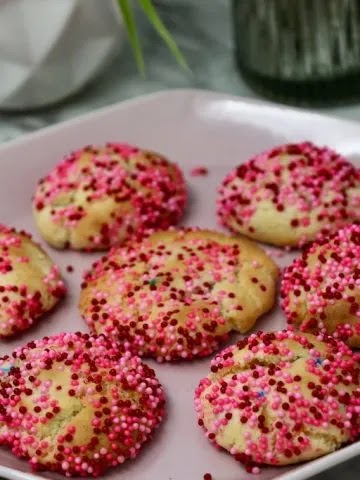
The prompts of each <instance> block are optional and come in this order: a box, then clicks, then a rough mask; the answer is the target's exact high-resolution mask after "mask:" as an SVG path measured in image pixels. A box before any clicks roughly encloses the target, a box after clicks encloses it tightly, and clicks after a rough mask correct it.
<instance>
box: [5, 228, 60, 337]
mask: <svg viewBox="0 0 360 480" xmlns="http://www.w3.org/2000/svg"><path fill="white" fill-rule="evenodd" d="M65 291H66V289H65V285H64V282H63V281H62V280H61V276H60V272H59V269H58V267H57V266H56V265H54V264H53V263H52V261H51V259H50V258H49V257H48V255H47V254H46V253H45V252H44V251H43V250H42V248H41V247H40V246H39V245H38V244H37V243H35V242H34V241H33V240H32V239H31V236H30V235H29V234H28V233H26V232H24V231H16V230H15V229H13V228H9V227H6V226H4V225H1V224H0V338H4V337H10V336H11V335H14V334H16V333H19V332H21V331H23V330H26V329H27V328H29V327H30V326H31V325H32V324H33V323H34V321H36V319H38V318H39V317H41V316H42V315H43V314H45V313H46V312H47V311H49V310H51V309H52V308H53V307H54V306H55V305H56V304H57V303H58V302H59V300H60V299H61V298H62V297H63V296H64V295H65Z"/></svg>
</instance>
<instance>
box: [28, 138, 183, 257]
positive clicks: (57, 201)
mask: <svg viewBox="0 0 360 480" xmlns="http://www.w3.org/2000/svg"><path fill="white" fill-rule="evenodd" d="M185 199H186V189H185V183H184V179H183V175H182V173H181V171H180V170H179V168H178V167H177V166H176V165H175V164H173V163H170V162H169V161H168V160H167V159H166V158H165V157H163V156H162V155H160V154H158V153H154V152H150V151H147V150H142V149H140V148H138V147H134V146H130V145H126V144H120V143H107V144H106V145H105V146H100V147H92V146H89V147H85V148H83V149H81V150H77V151H75V152H74V153H72V154H70V155H69V156H68V157H66V158H65V159H64V160H63V161H62V162H61V163H60V164H59V165H57V166H56V167H55V168H54V170H53V171H52V172H51V173H49V175H47V176H46V177H45V178H43V179H41V180H40V182H39V185H38V187H37V190H36V193H35V195H34V198H33V213H34V217H35V221H36V224H37V226H38V229H39V231H40V233H41V235H42V236H43V237H44V239H45V240H46V241H47V242H48V243H49V244H50V245H52V246H53V247H56V248H59V249H62V248H71V249H75V250H82V249H85V250H105V249H108V248H109V247H111V246H113V245H117V244H121V243H123V242H125V241H126V240H128V239H129V238H132V237H133V236H134V235H140V236H141V235H142V234H143V233H144V232H148V231H152V230H158V229H166V228H168V227H169V226H171V225H175V224H176V223H177V222H178V221H179V219H180V218H181V216H182V214H183V212H184V207H185Z"/></svg>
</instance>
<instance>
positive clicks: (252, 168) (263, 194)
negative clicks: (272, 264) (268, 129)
mask: <svg viewBox="0 0 360 480" xmlns="http://www.w3.org/2000/svg"><path fill="white" fill-rule="evenodd" d="M218 214H219V217H220V221H221V223H222V224H223V225H225V226H226V227H228V228H229V229H231V230H232V231H233V232H236V233H242V234H244V235H246V236H248V237H251V238H253V239H255V240H259V241H260V242H264V243H270V244H273V245H278V246H303V245H304V244H306V243H308V242H309V241H312V240H314V239H315V238H316V237H317V236H318V235H320V234H323V235H327V234H328V233H331V232H336V231H337V229H338V228H340V227H343V226H345V225H347V224H349V223H354V222H356V221H360V169H358V168H356V167H354V166H353V165H352V164H351V163H350V162H348V161H347V160H346V159H345V158H344V157H342V156H341V155H339V154H338V153H336V152H334V151H333V150H330V149H329V148H327V147H317V146H315V145H313V144H312V143H310V142H304V143H299V144H295V145H283V146H280V147H277V148H274V149H272V150H269V151H266V152H263V153H261V154H259V155H256V156H255V157H253V158H251V159H250V160H249V161H248V162H246V163H244V164H242V165H239V166H238V167H237V168H236V169H235V170H233V171H232V172H231V173H230V174H229V175H228V176H227V177H226V178H225V180H224V182H223V184H222V186H221V188H220V191H219V198H218Z"/></svg>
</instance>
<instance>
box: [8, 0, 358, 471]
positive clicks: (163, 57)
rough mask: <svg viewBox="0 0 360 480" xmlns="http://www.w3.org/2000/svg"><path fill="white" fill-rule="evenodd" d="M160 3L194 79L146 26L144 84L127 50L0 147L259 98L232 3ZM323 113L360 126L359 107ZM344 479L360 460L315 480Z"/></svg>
mask: <svg viewBox="0 0 360 480" xmlns="http://www.w3.org/2000/svg"><path fill="white" fill-rule="evenodd" d="M159 3H161V11H162V14H163V17H164V19H165V20H166V22H167V24H168V26H169V27H170V28H171V29H172V31H173V32H174V33H175V35H176V38H177V40H178V42H179V44H180V46H181V47H182V50H183V51H184V53H185V54H186V56H187V58H188V60H189V63H190V66H191V69H192V71H193V73H192V75H188V74H186V73H184V72H182V71H180V70H179V69H178V68H177V66H176V64H175V63H174V61H173V59H172V58H171V57H170V55H169V54H168V52H167V50H166V49H165V48H164V47H163V46H162V45H161V44H160V42H158V39H157V36H156V34H155V33H154V32H153V31H152V30H151V28H150V27H149V26H148V25H147V24H146V22H141V26H142V36H143V40H144V42H143V43H144V47H145V48H144V51H145V55H146V59H147V66H148V72H147V78H146V80H144V79H141V78H140V77H139V76H138V75H137V71H136V67H135V65H134V62H133V59H132V57H131V54H130V50H129V49H128V48H127V46H126V47H125V48H123V49H122V51H121V52H119V54H118V55H117V57H116V58H115V59H114V61H113V62H112V64H111V65H110V66H109V67H108V68H107V69H106V70H104V72H103V74H102V75H101V76H100V77H98V78H97V79H96V80H95V81H94V82H93V83H92V84H91V85H88V87H87V88H86V89H85V90H84V91H83V92H81V93H80V94H79V95H77V96H76V97H73V98H72V99H71V100H69V101H68V102H66V103H64V104H62V105H60V106H57V107H53V108H49V109H47V110H46V111H42V112H36V113H34V112H33V113H27V114H16V115H14V114H0V141H6V140H9V139H11V138H15V137H17V136H20V135H21V134H23V133H24V132H31V131H34V130H36V129H38V128H41V127H44V126H46V125H50V124H54V123H56V122H59V121H61V120H65V119H68V118H72V117H75V116H77V115H80V114H83V113H87V112H89V111H92V110H96V109H97V108H100V107H102V106H106V105H110V104H113V103H116V102H119V101H121V100H124V99H127V98H131V97H135V96H137V95H141V94H145V93H150V92H154V91H158V90H162V89H169V88H181V87H197V88H205V89H213V90H219V91H223V92H228V93H231V94H235V95H241V96H245V97H256V96H257V95H256V94H255V93H253V92H252V91H251V90H250V89H249V88H248V87H247V86H246V85H245V84H244V82H243V81H242V80H241V78H240V77H239V75H238V73H237V71H236V69H235V67H234V63H233V52H232V36H231V23H230V11H229V10H230V9H229V5H230V1H229V0H228V1H224V0H211V1H209V0H196V1H195V0H193V1H191V0H181V1H180V0H163V2H159ZM0 81H1V79H0ZM322 111H323V112H325V113H328V114H331V115H338V116H342V117H343V118H350V119H354V120H360V104H357V105H348V106H343V107H337V108H331V109H322ZM119 133H120V132H119ZM340 476H343V478H344V479H345V480H359V478H360V459H356V460H353V461H351V462H347V463H346V464H343V465H340V466H339V467H337V468H335V469H332V470H329V471H328V472H326V473H324V474H322V475H318V476H316V477H314V478H313V480H338V478H339V477H340ZM254 478H255V477H254ZM194 480H195V479H194Z"/></svg>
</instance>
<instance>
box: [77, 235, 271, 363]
mask: <svg viewBox="0 0 360 480" xmlns="http://www.w3.org/2000/svg"><path fill="white" fill-rule="evenodd" d="M277 278H278V268H277V266H276V265H275V264H274V262H273V261H272V260H271V259H270V258H269V257H268V256H267V255H266V254H265V252H264V251H263V250H262V249H261V248H260V247H258V246H257V245H256V244H255V243H253V242H251V241H250V240H247V239H244V238H238V237H231V236H228V235H224V234H222V233H216V232H210V231H206V230H173V231H163V232H157V233H155V234H153V235H151V236H149V237H148V238H146V239H143V241H142V242H140V243H137V244H132V245H127V246H125V247H122V248H117V249H116V248H115V249H113V250H112V251H110V253H109V254H108V255H107V256H105V257H103V258H102V259H101V260H99V261H97V262H96V263H95V264H94V265H93V267H92V269H91V270H90V271H89V272H87V273H86V274H85V275H84V281H83V284H82V291H81V298H80V311H81V314H82V316H83V317H84V319H85V320H86V322H87V323H88V325H89V327H90V329H91V330H92V331H94V332H96V333H104V334H106V335H110V336H111V337H113V338H116V339H118V340H120V341H121V342H122V344H123V345H124V346H125V348H127V349H129V350H130V351H132V352H135V353H136V354H140V355H146V356H152V357H155V358H157V359H158V360H159V361H163V360H166V361H170V360H176V359H187V360H190V359H192V358H194V357H200V356H205V355H209V354H211V353H212V352H213V351H214V350H216V349H217V348H218V346H219V343H220V342H222V341H223V340H225V339H226V337H227V334H228V332H230V331H231V330H236V331H239V332H242V333H244V332H246V331H248V330H249V329H250V328H252V326H253V325H254V323H255V321H256V319H257V318H258V317H259V316H260V315H262V314H264V313H265V312H267V311H268V310H269V309H270V308H271V307H272V306H273V304H274V301H275V290H276V281H277Z"/></svg>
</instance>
